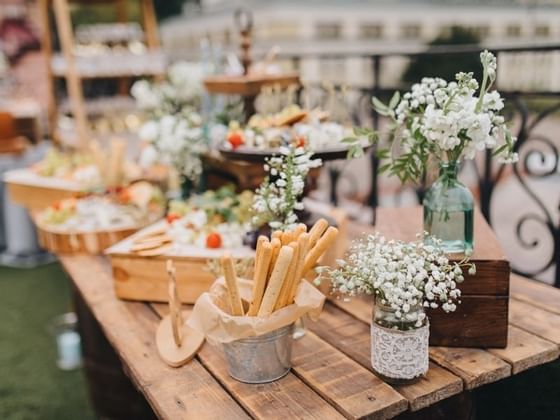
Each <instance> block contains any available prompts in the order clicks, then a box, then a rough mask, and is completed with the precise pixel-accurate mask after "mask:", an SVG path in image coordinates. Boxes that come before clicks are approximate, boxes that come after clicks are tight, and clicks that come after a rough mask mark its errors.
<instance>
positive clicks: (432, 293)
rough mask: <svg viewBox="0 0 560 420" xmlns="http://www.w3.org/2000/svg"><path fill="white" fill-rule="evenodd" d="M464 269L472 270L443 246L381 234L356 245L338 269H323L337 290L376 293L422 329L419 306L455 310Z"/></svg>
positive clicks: (369, 237)
mask: <svg viewBox="0 0 560 420" xmlns="http://www.w3.org/2000/svg"><path fill="white" fill-rule="evenodd" d="M434 242H435V243H436V244H437V241H434ZM463 267H468V268H469V270H472V264H469V263H468V260H463V261H461V262H460V263H450V261H449V259H448V258H447V256H446V255H445V253H444V252H443V251H442V249H441V248H439V245H438V246H433V245H426V244H424V243H423V242H422V241H421V239H420V240H419V241H418V242H411V243H404V242H400V241H394V240H391V241H387V240H386V239H385V238H384V237H383V236H381V235H379V234H377V233H376V234H374V235H368V236H367V237H366V238H364V239H362V240H359V241H357V242H354V243H353V244H352V245H351V247H350V250H349V254H348V256H347V258H346V260H345V261H339V262H338V265H337V268H335V269H332V268H329V267H323V268H322V269H321V270H320V275H321V276H326V277H328V278H329V280H330V281H331V284H332V287H333V291H335V292H339V293H344V294H349V295H350V296H352V295H356V294H359V293H368V294H374V295H375V296H376V298H377V299H379V301H380V302H381V303H382V304H383V305H387V306H390V307H391V308H393V309H394V310H395V316H396V317H397V318H400V319H404V320H408V321H411V322H414V323H415V324H414V325H415V326H416V327H418V326H421V325H423V323H422V321H423V320H424V319H425V315H424V314H419V308H420V307H428V308H433V309H436V308H438V307H439V306H440V302H441V306H442V309H443V310H444V311H446V312H453V311H455V310H456V307H457V306H456V302H458V299H459V298H460V296H461V291H460V290H459V289H458V288H457V282H458V281H460V278H461V277H462V269H463ZM418 320H420V323H418V322H417V321H418Z"/></svg>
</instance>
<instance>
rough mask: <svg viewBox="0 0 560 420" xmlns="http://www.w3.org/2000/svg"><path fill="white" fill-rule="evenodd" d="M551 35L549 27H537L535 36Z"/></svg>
mask: <svg viewBox="0 0 560 420" xmlns="http://www.w3.org/2000/svg"><path fill="white" fill-rule="evenodd" d="M549 35H550V28H549V27H548V25H537V26H536V27H535V36H544V37H546V36H549Z"/></svg>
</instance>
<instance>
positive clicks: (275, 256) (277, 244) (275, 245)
mask: <svg viewBox="0 0 560 420" xmlns="http://www.w3.org/2000/svg"><path fill="white" fill-rule="evenodd" d="M270 243H271V244H272V259H271V260H270V267H268V274H267V276H266V278H267V279H270V276H271V275H272V270H273V269H274V266H275V265H276V260H277V259H278V253H279V252H280V248H281V247H282V242H280V239H278V238H274V239H273V240H272V241H270Z"/></svg>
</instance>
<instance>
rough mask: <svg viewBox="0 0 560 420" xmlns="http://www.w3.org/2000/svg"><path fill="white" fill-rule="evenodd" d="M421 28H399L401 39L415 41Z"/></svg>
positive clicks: (409, 25) (416, 26) (410, 25)
mask: <svg viewBox="0 0 560 420" xmlns="http://www.w3.org/2000/svg"><path fill="white" fill-rule="evenodd" d="M420 33H421V28H420V25H417V24H408V25H403V26H402V28H401V34H402V38H404V39H415V38H418V37H419V36H420Z"/></svg>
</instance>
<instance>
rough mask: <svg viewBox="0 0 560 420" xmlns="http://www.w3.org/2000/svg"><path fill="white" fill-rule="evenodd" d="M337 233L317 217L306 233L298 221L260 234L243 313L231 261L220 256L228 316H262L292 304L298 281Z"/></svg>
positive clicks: (225, 256) (227, 257)
mask: <svg viewBox="0 0 560 420" xmlns="http://www.w3.org/2000/svg"><path fill="white" fill-rule="evenodd" d="M337 236H338V229H337V228H335V227H332V226H330V227H329V223H328V222H327V221H326V220H325V219H319V220H318V221H317V222H316V223H315V224H314V225H313V227H312V228H311V229H310V230H309V232H307V226H306V225H304V224H303V223H302V224H299V225H297V227H296V228H295V229H294V230H292V231H285V232H282V231H279V230H277V231H275V232H273V233H272V237H271V239H270V240H269V239H268V238H267V237H266V236H260V237H259V239H258V241H257V252H256V256H255V267H254V277H253V293H252V296H251V302H250V305H249V309H248V311H247V312H245V310H244V308H243V304H242V300H241V296H240V295H239V291H238V287H237V279H236V277H235V272H234V269H233V261H232V259H231V257H230V256H229V255H224V256H223V257H222V259H221V263H222V269H223V272H224V277H225V280H226V285H227V290H228V300H229V304H230V309H231V313H232V315H235V316H242V315H248V316H258V317H263V316H268V315H270V314H272V313H273V312H274V311H277V310H279V309H281V308H284V307H286V306H288V305H290V304H292V303H293V302H294V298H295V295H296V292H297V289H298V287H299V285H300V283H301V281H302V280H303V278H304V277H305V275H306V274H307V273H308V272H309V270H311V269H312V268H313V267H314V266H315V264H316V263H317V261H318V260H319V258H320V257H321V256H322V255H323V254H324V253H325V251H326V250H327V249H328V248H329V247H330V246H331V245H332V244H333V243H334V241H335V240H336V237H337Z"/></svg>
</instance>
